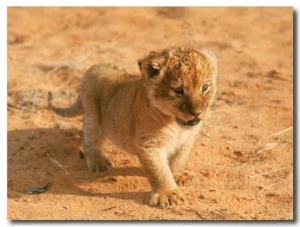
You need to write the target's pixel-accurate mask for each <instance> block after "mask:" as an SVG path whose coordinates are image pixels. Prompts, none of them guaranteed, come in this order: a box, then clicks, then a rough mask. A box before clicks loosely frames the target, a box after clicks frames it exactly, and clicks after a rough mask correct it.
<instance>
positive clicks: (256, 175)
mask: <svg viewBox="0 0 300 227" xmlns="http://www.w3.org/2000/svg"><path fill="white" fill-rule="evenodd" d="M287 168H288V167H281V168H280V169H276V170H272V171H269V172H263V173H258V174H255V175H252V176H250V178H251V179H253V178H255V177H258V176H265V175H268V174H269V173H274V172H277V171H280V170H282V169H287Z"/></svg>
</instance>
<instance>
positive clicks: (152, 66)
mask: <svg viewBox="0 0 300 227" xmlns="http://www.w3.org/2000/svg"><path fill="white" fill-rule="evenodd" d="M163 62H164V58H163V57H162V56H161V55H160V54H158V53H156V52H151V53H150V54H149V55H148V56H147V57H145V58H143V59H140V60H139V61H138V65H139V68H140V71H141V72H142V75H143V76H144V77H146V79H153V78H156V77H157V76H159V75H161V74H162V66H163Z"/></svg>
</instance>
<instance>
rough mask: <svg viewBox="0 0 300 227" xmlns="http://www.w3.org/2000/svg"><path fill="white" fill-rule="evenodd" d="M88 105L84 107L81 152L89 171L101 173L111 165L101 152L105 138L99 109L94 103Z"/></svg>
mask: <svg viewBox="0 0 300 227" xmlns="http://www.w3.org/2000/svg"><path fill="white" fill-rule="evenodd" d="M90 102H91V100H90ZM90 104H91V105H88V106H85V107H84V111H85V112H84V117H83V138H84V139H83V144H82V145H83V152H84V157H85V160H86V163H87V166H88V168H89V170H91V171H93V172H103V171H106V170H108V169H110V168H111V167H112V164H111V162H110V161H109V160H108V158H107V157H106V156H105V155H104V153H103V151H102V146H103V142H104V139H105V138H104V136H103V135H102V133H101V128H100V116H99V111H98V108H99V107H97V105H96V102H94V103H90Z"/></svg>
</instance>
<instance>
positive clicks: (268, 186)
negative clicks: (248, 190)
mask: <svg viewBox="0 0 300 227" xmlns="http://www.w3.org/2000/svg"><path fill="white" fill-rule="evenodd" d="M277 184H279V182H278V183H274V184H270V185H267V186H266V187H263V188H262V189H261V190H260V191H259V192H258V193H257V195H256V199H257V198H258V197H259V195H260V193H261V192H262V191H264V190H266V189H267V188H270V187H272V186H274V185H277Z"/></svg>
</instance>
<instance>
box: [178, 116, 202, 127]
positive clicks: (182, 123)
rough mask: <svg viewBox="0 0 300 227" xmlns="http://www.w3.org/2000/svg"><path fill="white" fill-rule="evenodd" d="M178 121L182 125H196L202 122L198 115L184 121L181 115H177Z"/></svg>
mask: <svg viewBox="0 0 300 227" xmlns="http://www.w3.org/2000/svg"><path fill="white" fill-rule="evenodd" d="M176 122H177V123H178V124H179V125H180V126H195V125H197V124H198V123H199V122H200V119H199V118H198V117H195V118H194V119H192V120H190V121H184V120H182V119H181V118H179V117H176Z"/></svg>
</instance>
